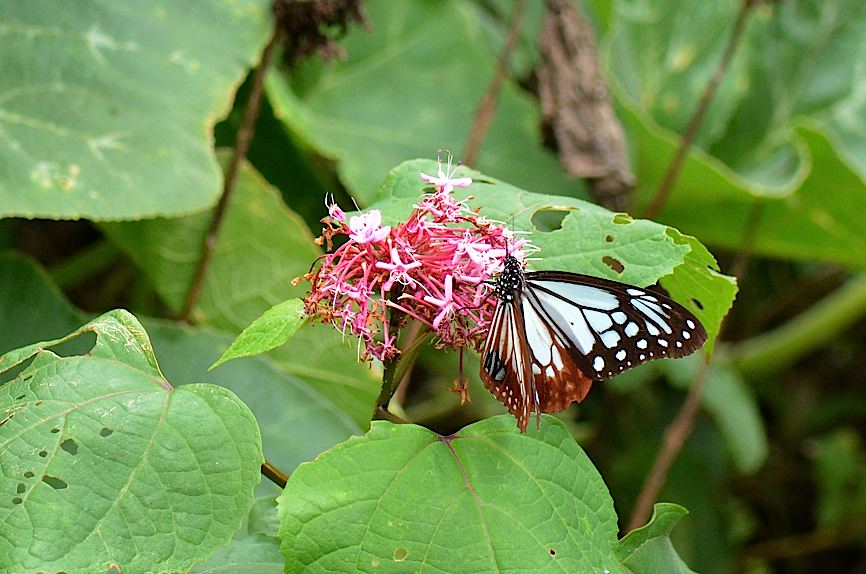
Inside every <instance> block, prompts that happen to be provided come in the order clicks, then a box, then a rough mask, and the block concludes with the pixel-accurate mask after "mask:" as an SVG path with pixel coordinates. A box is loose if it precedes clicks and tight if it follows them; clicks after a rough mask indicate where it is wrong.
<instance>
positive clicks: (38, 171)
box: [0, 0, 271, 220]
mask: <svg viewBox="0 0 866 574" xmlns="http://www.w3.org/2000/svg"><path fill="white" fill-rule="evenodd" d="M0 14H2V18H0V31H2V34H0V38H2V42H0V46H2V50H0V54H2V56H0V67H2V69H3V70H4V75H3V76H4V86H5V88H4V90H3V105H2V110H0V134H2V136H3V139H4V141H6V142H8V145H4V146H2V151H0V164H2V165H3V170H2V173H3V176H2V179H0V206H2V207H0V217H4V216H25V217H50V218H62V219H75V218H79V217H86V218H90V219H100V220H106V219H138V218H141V217H153V216H155V215H169V214H180V213H189V212H191V211H196V210H200V209H202V208H204V207H206V206H208V205H211V204H212V203H214V201H215V200H216V198H217V195H218V193H219V191H220V185H221V178H220V172H219V167H218V165H217V163H216V160H215V158H214V156H213V151H212V149H211V146H212V144H211V129H212V126H213V124H214V123H215V122H216V120H217V119H218V118H219V117H220V116H222V115H224V114H225V113H226V111H227V107H228V106H229V104H230V103H231V101H232V97H233V93H234V90H235V88H236V86H237V84H238V83H239V81H240V80H241V79H242V77H243V76H244V74H245V73H246V70H247V69H248V68H249V67H251V66H252V65H253V64H254V62H255V61H256V58H257V55H258V52H259V50H260V49H261V47H262V46H263V45H264V42H265V40H266V39H267V34H268V29H269V27H270V23H271V18H270V2H267V1H266V0H239V1H235V2H225V1H222V2H212V3H208V4H207V5H202V6H198V5H192V4H182V3H175V2H168V3H164V4H160V5H159V6H156V5H153V4H148V3H143V4H139V3H134V4H130V5H126V4H113V3H110V4H105V3H103V2H97V1H95V0H87V1H82V2H79V3H77V4H76V7H75V10H58V4H57V3H56V2H50V1H44V0H43V1H39V2H28V3H26V4H23V3H21V2H17V1H15V0H3V1H2V2H0ZM227 38H229V39H230V41H226V39H227ZM49 62H50V63H52V65H48V63H49ZM61 70H62V73H60V71H61Z"/></svg>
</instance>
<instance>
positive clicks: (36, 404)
mask: <svg viewBox="0 0 866 574" xmlns="http://www.w3.org/2000/svg"><path fill="white" fill-rule="evenodd" d="M33 404H34V405H35V406H37V407H38V406H39V405H41V404H42V401H36V402H35V403H33Z"/></svg>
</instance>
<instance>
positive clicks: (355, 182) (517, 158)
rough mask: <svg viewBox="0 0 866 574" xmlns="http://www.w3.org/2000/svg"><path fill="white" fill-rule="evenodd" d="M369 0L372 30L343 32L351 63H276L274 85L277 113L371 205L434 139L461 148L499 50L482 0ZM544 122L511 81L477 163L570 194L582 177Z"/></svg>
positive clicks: (534, 185)
mask: <svg viewBox="0 0 866 574" xmlns="http://www.w3.org/2000/svg"><path fill="white" fill-rule="evenodd" d="M364 5H365V8H366V9H367V12H368V15H369V19H370V20H371V22H372V32H370V31H364V30H360V29H358V30H353V31H351V32H350V33H349V34H348V35H347V36H346V38H345V40H344V41H342V42H341V44H342V45H343V46H344V47H345V49H346V52H347V54H348V57H347V59H346V60H345V61H344V62H340V63H331V64H328V65H326V66H325V65H322V64H320V63H318V62H313V63H308V64H307V65H306V66H304V67H302V69H301V70H300V71H298V72H296V73H295V74H294V76H293V77H292V78H287V77H285V76H283V75H282V74H281V73H277V72H274V73H272V74H271V75H270V77H269V78H268V82H267V91H268V97H269V99H270V101H271V104H272V105H273V107H274V113H275V115H276V116H277V117H278V118H280V119H282V120H283V121H284V122H286V125H287V126H288V127H289V129H290V130H291V131H292V132H293V133H294V134H295V135H296V136H297V137H299V138H302V139H304V140H305V141H306V142H307V144H308V145H310V146H311V147H313V148H314V149H315V150H316V151H318V152H319V153H320V154H323V155H326V156H328V157H331V158H333V159H334V160H335V161H337V168H338V171H339V174H340V176H341V178H342V180H343V182H344V183H345V184H346V186H347V187H348V188H349V191H350V192H351V193H352V195H353V196H354V197H356V198H357V199H358V201H359V202H361V203H363V204H367V203H370V202H372V201H373V199H374V197H375V190H376V187H377V185H378V184H379V182H380V181H381V178H382V174H383V173H384V172H385V171H386V170H388V169H389V168H390V167H391V166H394V165H396V164H397V163H399V162H401V161H402V160H404V159H405V158H407V157H425V156H429V155H431V154H433V153H434V152H435V150H436V149H437V148H450V149H452V150H454V151H455V153H458V155H459V154H460V150H462V149H463V148H464V146H465V141H466V138H467V134H468V133H469V127H470V124H471V122H472V118H473V115H474V114H475V111H476V106H478V104H479V102H480V101H481V98H482V96H483V95H484V93H485V91H486V89H487V86H488V83H489V82H490V79H491V75H492V72H493V69H494V67H495V61H496V55H497V54H496V51H495V49H494V48H493V46H492V45H490V44H489V43H487V42H486V41H485V40H486V37H485V34H484V30H485V27H486V26H488V25H489V24H490V22H489V18H488V17H487V16H486V15H485V14H484V12H483V10H480V9H479V8H478V6H477V5H476V4H475V3H472V2H467V1H465V0H450V1H446V2H443V1H430V0H424V1H419V2H411V3H406V2H398V3H396V5H395V3H394V2H390V1H388V0H373V1H369V2H365V4H364ZM536 24H537V20H536ZM497 49H498V48H497ZM290 83H291V87H290V85H289V84H290ZM359 94H367V96H365V97H363V98H361V97H358V95H359ZM538 121H539V113H538V110H537V105H536V104H535V103H534V102H532V101H531V100H530V99H529V98H528V97H526V95H524V94H523V93H521V92H520V91H519V90H518V89H517V88H516V86H515V85H513V84H512V83H511V82H509V81H507V80H506V82H505V83H504V85H503V86H502V89H501V91H500V93H499V98H498V102H497V109H496V116H495V118H494V120H493V123H492V125H491V127H490V131H489V133H488V134H487V139H486V141H485V145H484V146H483V147H482V148H481V153H480V155H479V157H478V161H477V162H476V166H477V167H479V168H480V169H484V170H487V171H489V172H491V173H497V175H499V176H500V177H502V178H504V179H508V180H509V181H513V182H515V183H516V184H519V185H522V186H524V187H527V188H530V189H545V190H547V191H550V192H556V193H563V194H564V193H566V192H568V191H569V190H573V189H574V188H576V187H577V184H574V183H570V182H569V181H568V180H567V179H566V178H565V176H564V175H563V173H562V170H561V169H560V168H559V165H558V163H557V161H556V158H555V157H554V156H553V155H552V154H551V153H549V152H548V151H546V150H544V148H543V147H542V146H541V136H540V133H539V130H538Z"/></svg>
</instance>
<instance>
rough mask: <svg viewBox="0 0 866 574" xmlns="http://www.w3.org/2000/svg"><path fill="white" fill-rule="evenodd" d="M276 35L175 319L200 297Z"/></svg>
mask: <svg viewBox="0 0 866 574" xmlns="http://www.w3.org/2000/svg"><path fill="white" fill-rule="evenodd" d="M279 38H280V30H279V29H278V28H277V29H275V30H274V32H273V34H272V35H271V39H270V41H269V42H268V45H267V46H265V49H264V51H263V52H262V59H261V62H259V66H258V68H256V72H255V75H254V76H253V85H252V89H251V90H250V98H249V100H248V101H247V108H246V110H245V111H244V117H243V120H242V121H241V125H240V128H238V133H237V139H236V141H235V147H234V150H233V151H232V157H231V159H230V160H229V165H228V167H227V168H226V175H225V180H224V182H223V192H222V195H221V196H220V199H219V202H218V203H217V205H216V208H215V209H214V214H213V219H212V220H211V223H210V227H208V230H207V233H206V234H205V238H204V242H203V243H202V248H201V256H200V257H199V261H198V266H197V267H196V270H195V274H194V275H193V280H192V282H191V283H190V286H189V291H188V292H187V296H186V300H185V301H184V304H183V310H182V311H181V312H180V316H179V319H180V320H182V321H186V322H189V320H190V316H191V315H192V311H193V309H194V308H195V306H196V303H198V300H199V297H201V292H202V288H203V287H204V282H205V277H206V276H207V270H208V267H209V266H210V262H211V259H212V258H213V252H214V248H215V247H216V244H217V240H218V238H219V232H220V227H221V226H222V223H223V220H224V219H225V216H226V211H227V208H228V205H229V202H230V201H231V198H232V196H233V195H234V190H235V183H236V181H237V174H238V168H239V167H240V164H241V162H242V161H243V160H244V158H246V156H247V151H248V150H249V148H250V142H251V141H252V139H253V134H254V133H255V131H256V120H257V119H258V117H259V110H260V109H261V100H262V92H263V91H264V85H265V75H266V74H267V72H268V68H269V67H270V63H271V59H272V57H273V54H274V48H275V46H276V45H277V42H278V41H279Z"/></svg>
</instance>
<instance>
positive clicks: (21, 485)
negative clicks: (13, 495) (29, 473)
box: [15, 482, 27, 494]
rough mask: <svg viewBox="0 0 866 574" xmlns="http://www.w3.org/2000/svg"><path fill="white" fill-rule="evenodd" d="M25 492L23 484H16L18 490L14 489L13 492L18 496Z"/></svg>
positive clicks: (25, 488)
mask: <svg viewBox="0 0 866 574" xmlns="http://www.w3.org/2000/svg"><path fill="white" fill-rule="evenodd" d="M25 490H27V487H26V486H24V483H23V482H19V483H18V488H16V489H15V491H16V492H17V493H18V494H24V491H25Z"/></svg>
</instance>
